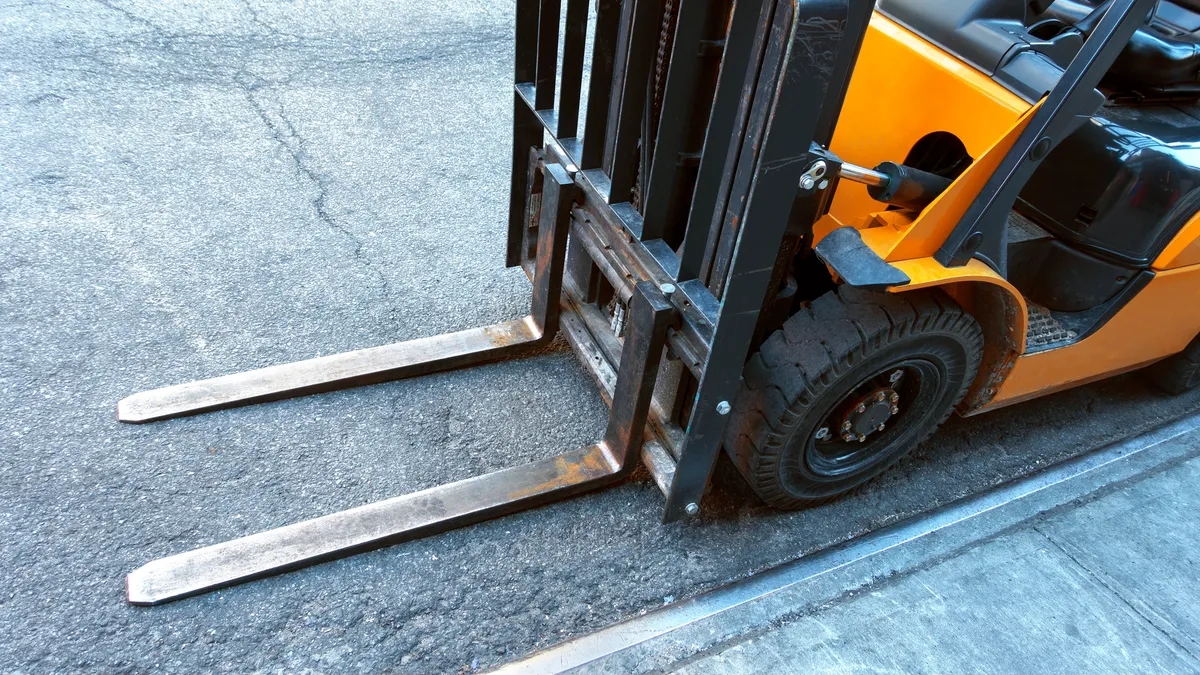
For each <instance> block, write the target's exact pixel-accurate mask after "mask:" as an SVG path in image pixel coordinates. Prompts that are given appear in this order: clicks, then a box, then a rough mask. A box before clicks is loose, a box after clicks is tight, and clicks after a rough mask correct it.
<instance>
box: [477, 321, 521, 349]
mask: <svg viewBox="0 0 1200 675" xmlns="http://www.w3.org/2000/svg"><path fill="white" fill-rule="evenodd" d="M483 334H484V335H486V336H487V337H488V339H489V340H491V342H492V345H493V346H496V347H508V346H511V345H519V344H523V343H526V342H529V341H530V340H531V339H532V337H533V336H531V335H530V334H529V331H528V330H527V329H526V326H525V323H524V322H523V321H509V322H508V323H503V324H498V325H495V326H488V327H487V328H484V329H483Z"/></svg>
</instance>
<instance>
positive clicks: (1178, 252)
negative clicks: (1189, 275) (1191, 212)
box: [1153, 213, 1200, 270]
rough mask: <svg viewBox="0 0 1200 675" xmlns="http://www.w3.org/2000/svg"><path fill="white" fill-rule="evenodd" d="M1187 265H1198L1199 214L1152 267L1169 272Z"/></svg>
mask: <svg viewBox="0 0 1200 675" xmlns="http://www.w3.org/2000/svg"><path fill="white" fill-rule="evenodd" d="M1187 265H1200V213H1197V214H1196V216H1195V217H1194V218H1192V220H1191V221H1190V222H1189V223H1188V224H1187V225H1184V226H1183V229H1182V230H1180V231H1179V234H1177V235H1175V238H1174V239H1172V240H1171V243H1169V244H1167V247H1166V248H1165V249H1163V252H1162V255H1160V256H1158V260H1155V261H1154V265H1153V267H1154V269H1156V270H1169V269H1173V268H1176V267H1186V266H1187Z"/></svg>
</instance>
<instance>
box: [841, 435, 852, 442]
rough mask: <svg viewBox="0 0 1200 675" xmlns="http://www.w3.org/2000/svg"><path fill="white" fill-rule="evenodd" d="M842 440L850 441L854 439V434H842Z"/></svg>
mask: <svg viewBox="0 0 1200 675" xmlns="http://www.w3.org/2000/svg"><path fill="white" fill-rule="evenodd" d="M842 440H843V441H846V442H847V443H849V442H850V441H852V440H854V434H850V433H845V434H842Z"/></svg>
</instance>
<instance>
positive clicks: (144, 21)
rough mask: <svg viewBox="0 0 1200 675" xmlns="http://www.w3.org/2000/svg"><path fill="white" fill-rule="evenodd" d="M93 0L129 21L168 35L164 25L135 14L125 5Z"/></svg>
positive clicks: (110, 1) (105, 0) (107, 0)
mask: <svg viewBox="0 0 1200 675" xmlns="http://www.w3.org/2000/svg"><path fill="white" fill-rule="evenodd" d="M93 2H95V3H97V4H99V5H101V6H103V7H105V8H107V9H109V10H111V11H114V12H116V13H118V14H120V15H122V16H124V17H125V18H126V19H128V20H129V21H132V22H133V23H136V24H138V25H141V26H145V27H147V28H149V29H150V30H152V31H154V32H155V33H158V34H159V35H162V36H164V37H166V36H167V31H166V30H164V29H163V27H162V26H159V25H158V24H156V23H154V22H153V21H151V20H149V19H147V18H145V17H141V16H138V15H137V14H134V13H133V12H131V11H129V10H127V9H125V8H124V7H122V6H120V5H118V4H116V3H114V2H112V0H93Z"/></svg>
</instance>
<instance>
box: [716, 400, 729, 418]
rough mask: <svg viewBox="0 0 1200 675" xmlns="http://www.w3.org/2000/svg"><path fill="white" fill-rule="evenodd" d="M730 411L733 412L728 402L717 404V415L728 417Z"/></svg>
mask: <svg viewBox="0 0 1200 675" xmlns="http://www.w3.org/2000/svg"><path fill="white" fill-rule="evenodd" d="M730 410H733V406H731V405H729V401H721V402H720V403H718V404H717V414H718V415H728V414H729V411H730Z"/></svg>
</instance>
